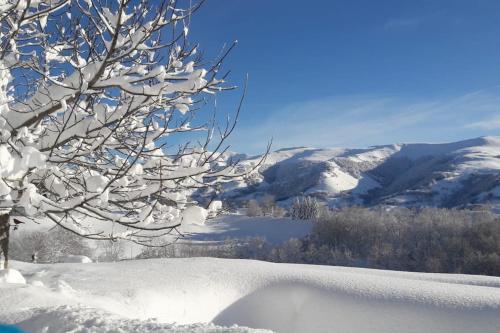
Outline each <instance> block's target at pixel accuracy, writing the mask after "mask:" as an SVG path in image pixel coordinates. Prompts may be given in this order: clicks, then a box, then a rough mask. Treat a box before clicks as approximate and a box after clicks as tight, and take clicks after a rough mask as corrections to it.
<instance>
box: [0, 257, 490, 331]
mask: <svg viewBox="0 0 500 333" xmlns="http://www.w3.org/2000/svg"><path fill="white" fill-rule="evenodd" d="M13 265H14V266H16V267H17V268H18V269H19V270H21V271H22V272H23V273H24V274H25V276H28V277H35V278H36V279H38V280H41V281H42V282H43V283H44V285H45V286H46V287H45V288H39V287H35V286H31V285H26V286H16V285H9V286H8V287H7V286H6V285H4V286H2V285H0V294H1V295H2V297H0V322H6V323H10V324H19V325H21V327H23V328H25V329H26V330H28V331H29V332H42V329H39V327H41V328H44V327H45V328H46V329H45V331H48V332H56V333H57V332H66V331H74V332H109V331H116V332H242V331H244V332H252V331H251V330H246V331H245V330H241V328H240V326H245V327H253V328H259V329H270V330H273V331H275V332H286V333H294V332H297V333H298V332H315V333H321V332H343V333H351V332H352V333H354V332H370V333H382V332H383V333H396V332H397V333H405V332H408V333H410V332H415V333H416V332H426V333H438V332H439V333H446V332H450V333H451V332H454V333H470V332H482V333H489V332H491V333H497V332H498V328H499V327H500V315H499V314H500V278H498V277H486V276H466V275H451V274H450V275H448V274H422V273H408V272H392V271H383V270H372V269H357V268H344V267H329V266H312V265H293V264H274V263H265V262H259V261H253V260H227V259H226V260H224V259H212V258H192V259H155V260H135V261H126V262H118V263H102V264H99V265H80V264H75V265H60V264H52V265H50V264H47V265H45V264H36V265H35V264H28V263H20V262H13ZM60 279H64V281H65V283H66V284H67V285H68V286H71V288H72V292H70V293H61V292H60V290H59V289H58V283H57V282H58V281H60ZM166 282H167V283H166ZM59 284H60V283H59ZM61 306H64V307H61ZM151 318H155V320H152V319H151ZM174 322H176V323H178V324H181V325H187V326H174V325H170V324H168V325H167V324H164V323H174ZM197 323H204V324H197ZM51 325H52V326H51ZM169 325H170V326H169ZM196 325H200V326H196ZM218 325H220V326H218ZM233 325H238V327H234V330H233V331H231V329H233ZM221 326H223V327H224V328H221ZM58 327H61V329H60V331H58ZM228 327H230V328H228ZM37 329H39V330H38V331H37ZM183 329H184V330H183ZM45 331H43V332H45Z"/></svg>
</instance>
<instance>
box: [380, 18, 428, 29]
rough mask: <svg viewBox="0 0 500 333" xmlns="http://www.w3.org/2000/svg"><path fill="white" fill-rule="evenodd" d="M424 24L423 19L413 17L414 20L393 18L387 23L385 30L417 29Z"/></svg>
mask: <svg viewBox="0 0 500 333" xmlns="http://www.w3.org/2000/svg"><path fill="white" fill-rule="evenodd" d="M421 23H422V18H418V17H412V18H393V19H390V20H388V21H387V22H385V24H384V29H387V30H392V29H405V28H417V27H418V26H420V24H421Z"/></svg>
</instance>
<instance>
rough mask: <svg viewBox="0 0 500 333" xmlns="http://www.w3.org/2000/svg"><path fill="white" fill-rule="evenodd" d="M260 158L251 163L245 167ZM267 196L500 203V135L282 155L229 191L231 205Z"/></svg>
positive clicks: (274, 154) (416, 203)
mask: <svg viewBox="0 0 500 333" xmlns="http://www.w3.org/2000/svg"><path fill="white" fill-rule="evenodd" d="M259 159H260V156H256V157H246V158H243V160H242V161H241V165H242V166H245V167H249V166H251V165H254V164H256V163H258V161H259ZM264 194H271V195H273V196H275V198H276V199H277V200H285V201H286V200H290V199H291V198H293V197H295V196H298V195H303V194H305V195H314V196H317V197H319V198H321V199H323V200H325V201H327V202H329V203H330V204H331V205H352V204H357V205H360V204H361V205H375V204H388V205H405V206H421V205H431V206H440V207H459V206H467V205H471V204H477V203H490V204H496V203H499V204H500V137H480V138H476V139H470V140H465V141H459V142H453V143H444V144H421V143H418V144H394V145H385V146H374V147H370V148H366V149H347V148H322V149H315V148H288V149H281V150H278V151H275V152H272V153H270V154H269V155H268V156H267V158H266V160H265V162H264V163H263V164H262V166H261V167H260V168H259V169H258V172H254V173H253V174H251V175H249V176H247V177H245V179H243V180H237V181H233V182H231V183H229V184H227V186H226V191H225V196H226V197H227V198H231V199H233V200H246V199H249V198H252V197H259V196H261V195H264Z"/></svg>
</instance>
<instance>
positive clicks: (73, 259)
mask: <svg viewBox="0 0 500 333" xmlns="http://www.w3.org/2000/svg"><path fill="white" fill-rule="evenodd" d="M59 262H63V263H74V264H90V263H91V262H92V259H90V258H89V257H87V256H80V255H72V254H68V255H65V256H63V257H62V258H61V259H60V260H59Z"/></svg>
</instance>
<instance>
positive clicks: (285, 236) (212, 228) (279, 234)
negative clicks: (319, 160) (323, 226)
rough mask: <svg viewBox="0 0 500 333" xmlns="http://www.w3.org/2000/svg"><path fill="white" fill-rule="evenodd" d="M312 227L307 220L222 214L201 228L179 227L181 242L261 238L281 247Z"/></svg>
mask: <svg viewBox="0 0 500 333" xmlns="http://www.w3.org/2000/svg"><path fill="white" fill-rule="evenodd" d="M311 228H312V222H311V221H297V220H293V219H289V218H272V217H247V216H244V215H222V216H219V217H217V218H215V219H210V220H207V221H206V222H205V223H204V224H202V225H197V224H189V223H186V224H183V225H182V227H181V230H182V232H183V234H184V237H183V238H182V239H183V240H187V241H223V240H226V239H245V238H249V237H250V238H252V237H263V238H265V239H266V240H267V241H268V242H269V243H272V244H281V243H283V242H286V241H287V240H289V239H290V238H302V237H304V236H306V235H308V234H309V233H310V231H311Z"/></svg>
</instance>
